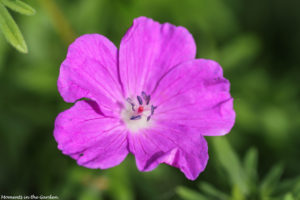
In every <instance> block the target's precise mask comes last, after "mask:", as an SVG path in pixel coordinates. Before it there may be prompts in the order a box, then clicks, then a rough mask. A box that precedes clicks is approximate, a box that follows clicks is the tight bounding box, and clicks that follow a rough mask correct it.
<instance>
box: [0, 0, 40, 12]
mask: <svg viewBox="0 0 300 200" xmlns="http://www.w3.org/2000/svg"><path fill="white" fill-rule="evenodd" d="M1 2H2V3H3V5H4V6H6V7H8V8H10V9H12V10H13V11H16V12H18V13H20V14H23V15H34V14H35V10H34V8H32V7H31V6H29V5H28V4H26V3H24V2H22V1H20V0H1Z"/></svg>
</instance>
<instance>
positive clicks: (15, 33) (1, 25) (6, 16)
mask: <svg viewBox="0 0 300 200" xmlns="http://www.w3.org/2000/svg"><path fill="white" fill-rule="evenodd" d="M5 6H6V7H8V8H10V9H12V10H14V11H16V12H18V13H21V14H24V15H34V14H35V10H34V9H33V8H32V7H30V6H29V5H27V4H26V3H24V2H22V1H20V0H0V30H1V31H2V33H3V35H4V37H5V38H6V40H7V41H8V42H9V43H10V44H11V45H12V46H13V47H15V48H16V49H17V50H18V51H20V52H22V53H27V52H28V49H27V45H26V42H25V40H24V38H23V35H22V33H21V31H20V29H19V27H18V25H17V24H16V22H15V20H14V19H13V18H12V16H11V15H10V13H9V12H8V10H7V9H6V8H5Z"/></svg>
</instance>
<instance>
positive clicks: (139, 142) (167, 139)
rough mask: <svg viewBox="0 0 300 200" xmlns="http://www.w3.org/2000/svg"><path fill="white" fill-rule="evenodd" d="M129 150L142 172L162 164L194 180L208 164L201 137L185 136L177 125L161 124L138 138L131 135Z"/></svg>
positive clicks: (186, 134) (145, 131)
mask: <svg viewBox="0 0 300 200" xmlns="http://www.w3.org/2000/svg"><path fill="white" fill-rule="evenodd" d="M128 136H129V137H128V138H129V149H130V151H131V152H132V153H133V154H134V155H135V158H136V164H137V167H138V169H139V170H140V171H150V170H153V169H154V168H155V167H157V165H158V164H160V163H166V164H168V165H171V166H173V167H177V168H179V169H180V170H181V171H182V172H183V173H184V174H185V176H186V177H187V178H188V179H191V180H195V179H196V178H197V177H198V176H199V174H200V173H201V172H202V171H203V170H204V169H205V167H206V164H207V161H208V151H207V143H206V141H205V139H204V137H203V136H201V135H200V134H198V133H196V132H195V133H192V132H186V128H185V127H183V126H178V125H177V124H176V123H175V124H173V123H170V122H165V123H160V124H158V125H157V126H155V127H152V128H151V129H145V130H143V131H141V132H140V133H137V134H129V135H128Z"/></svg>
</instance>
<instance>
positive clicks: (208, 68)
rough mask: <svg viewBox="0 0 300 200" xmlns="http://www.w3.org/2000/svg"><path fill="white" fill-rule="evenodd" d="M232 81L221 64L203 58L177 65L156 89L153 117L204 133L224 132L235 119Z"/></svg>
mask: <svg viewBox="0 0 300 200" xmlns="http://www.w3.org/2000/svg"><path fill="white" fill-rule="evenodd" d="M229 87H230V84H229V81H228V80H226V79H225V78H224V77H223V72H222V68H221V66H220V65H219V64H218V63H216V62H215V61H212V60H205V59H199V60H194V61H190V62H186V63H184V64H181V65H179V66H177V67H175V68H173V69H172V70H171V71H170V72H169V73H168V74H167V75H166V76H165V77H164V78H163V79H162V80H161V81H160V82H159V84H158V85H157V88H156V89H155V90H154V91H153V92H152V94H151V97H152V101H153V104H154V105H155V106H157V109H156V110H155V115H153V117H152V119H153V120H155V121H157V122H162V121H166V120H167V121H176V123H178V124H180V125H183V126H186V127H188V128H189V129H194V130H196V131H198V133H199V134H201V135H204V136H216V135H224V134H226V133H228V132H229V131H230V130H231V128H232V126H233V124H234V121H235V112H234V110H233V99H232V98H231V96H230V93H229Z"/></svg>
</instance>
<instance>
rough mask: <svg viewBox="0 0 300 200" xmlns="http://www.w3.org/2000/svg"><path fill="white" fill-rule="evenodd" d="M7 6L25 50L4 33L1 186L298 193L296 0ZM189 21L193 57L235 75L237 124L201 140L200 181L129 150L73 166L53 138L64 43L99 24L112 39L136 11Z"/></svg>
mask: <svg viewBox="0 0 300 200" xmlns="http://www.w3.org/2000/svg"><path fill="white" fill-rule="evenodd" d="M24 2H26V3H28V4H30V5H31V6H32V7H34V8H35V9H36V14H35V15H34V16H23V15H20V14H17V13H15V12H12V11H10V13H11V14H12V16H13V18H14V19H15V20H16V22H17V24H18V25H19V27H20V30H21V31H22V33H23V36H24V38H25V40H26V42H27V45H28V50H29V53H28V54H22V53H19V52H18V51H17V50H15V49H14V48H13V47H11V46H10V45H9V44H8V43H7V42H6V41H5V38H4V36H3V34H0V91H1V98H0V158H1V164H0V195H1V194H2V195H19V194H21V195H31V194H35V195H50V194H51V195H56V196H58V197H59V198H60V199H67V200H68V199H83V200H93V199H111V200H131V199H138V200H150V199H158V200H169V199H184V200H197V199H198V200H202V199H208V200H218V199H221V200H223V199H224V200H248V199H250V200H256V199H262V200H273V199H274V200H276V199H284V200H293V199H300V159H299V156H300V132H299V130H300V104H299V103H300V102H299V100H300V78H299V77H300V66H299V63H300V54H299V53H300V51H299V47H300V14H299V8H300V1H298V0H294V1H293V0H287V1H281V0H252V1H247V0H226V1H225V0H185V1H183V0H81V1H80V0H72V1H71V0H69V1H68V0H31V1H29V0H28V1H24ZM141 15H144V16H147V17H151V18H153V19H155V20H157V21H160V22H170V23H173V24H176V25H181V26H185V27H186V28H187V29H188V30H189V31H190V32H191V33H192V34H193V36H194V38H195V40H196V43H197V48H198V50H197V57H198V58H209V59H214V60H216V61H218V62H219V63H220V64H221V65H222V66H223V69H224V75H225V77H226V78H228V79H229V80H230V82H231V93H232V96H233V97H234V99H235V102H234V106H235V110H236V113H237V118H236V124H235V126H234V128H233V129H232V131H231V133H230V134H229V135H226V136H225V137H207V140H208V142H209V154H210V160H209V162H208V165H207V169H206V170H205V171H204V172H203V173H202V174H201V175H200V176H199V178H198V179H197V180H196V181H193V182H192V181H189V180H187V179H186V178H185V177H184V175H183V174H182V173H181V172H180V171H179V170H177V169H175V168H172V167H169V166H167V165H161V166H159V167H158V168H157V169H155V170H154V171H152V172H147V173H141V172H138V170H137V169H136V166H135V161H134V157H133V156H132V155H130V156H128V157H127V158H126V160H125V161H124V162H123V163H122V164H121V165H119V166H117V167H115V168H112V169H108V170H91V169H86V168H83V167H80V166H78V165H77V164H76V162H75V161H74V160H72V159H71V158H69V157H67V156H64V155H63V154H62V153H61V152H60V151H59V150H58V149H57V147H56V146H57V144H56V142H55V140H54V138H53V134H52V132H53V128H54V120H55V117H56V116H57V114H58V113H59V112H61V111H62V110H64V109H66V108H68V107H70V106H71V105H70V104H67V103H65V102H63V100H62V98H61V97H60V96H59V94H58V92H57V88H56V80H57V77H58V73H59V67H60V64H61V62H62V61H63V60H64V58H65V56H66V52H67V47H68V44H70V42H71V41H73V39H74V37H77V36H79V35H82V34H86V33H100V34H103V35H105V36H107V37H108V38H109V39H111V40H112V41H113V42H114V43H115V44H116V45H117V46H118V45H119V43H120V40H121V38H122V36H123V35H124V33H125V32H126V30H127V29H128V28H129V27H130V26H131V24H132V20H133V19H134V18H135V17H138V16H141Z"/></svg>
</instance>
